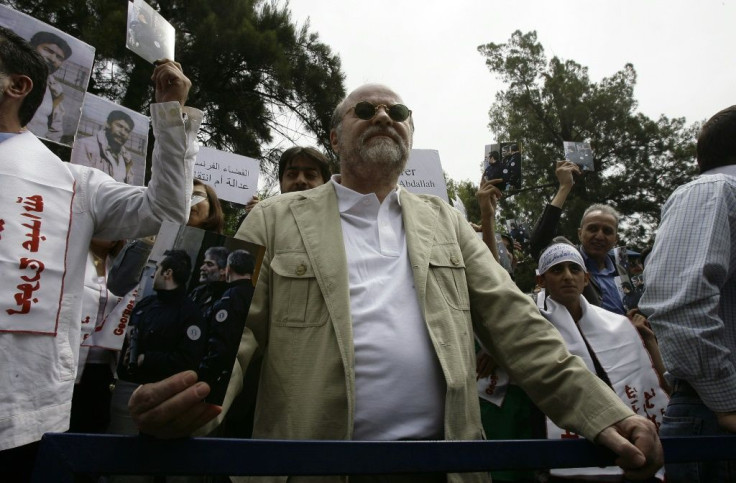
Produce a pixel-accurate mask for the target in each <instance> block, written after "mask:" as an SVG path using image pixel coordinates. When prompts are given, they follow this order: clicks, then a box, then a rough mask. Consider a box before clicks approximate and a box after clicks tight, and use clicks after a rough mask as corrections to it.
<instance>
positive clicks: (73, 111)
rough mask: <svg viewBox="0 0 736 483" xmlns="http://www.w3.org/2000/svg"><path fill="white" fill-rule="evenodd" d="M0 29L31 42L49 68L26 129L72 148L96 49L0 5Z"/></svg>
mask: <svg viewBox="0 0 736 483" xmlns="http://www.w3.org/2000/svg"><path fill="white" fill-rule="evenodd" d="M0 25H2V26H3V27H5V28H7V29H10V30H12V31H13V32H15V33H16V34H18V35H19V36H21V37H23V38H24V39H26V40H28V41H29V42H30V43H31V45H32V46H33V47H34V48H35V49H36V51H37V52H38V53H39V54H41V57H43V59H44V61H45V62H46V65H47V66H48V68H49V77H48V79H47V85H46V93H45V94H44V98H43V101H42V102H41V105H40V106H39V108H38V110H37V111H36V114H35V115H34V116H33V119H31V122H29V123H28V124H27V125H26V129H28V130H29V131H31V132H32V133H33V134H35V135H36V136H38V137H40V138H43V139H46V140H48V141H53V142H55V143H59V144H63V145H66V146H71V144H72V142H73V141H74V133H76V132H77V125H78V124H79V118H80V116H81V115H82V103H83V102H84V94H85V92H87V85H88V84H89V78H90V74H91V73H92V64H93V63H94V59H95V49H94V47H92V46H90V45H87V44H85V43H84V42H82V41H81V40H78V39H76V38H74V37H72V36H71V35H68V34H66V33H64V32H62V31H61V30H59V29H57V28H54V27H52V26H50V25H48V24H46V23H44V22H41V21H40V20H37V19H35V18H33V17H31V16H29V15H26V14H24V13H21V12H18V11H16V10H13V9H12V8H10V7H6V6H4V5H0Z"/></svg>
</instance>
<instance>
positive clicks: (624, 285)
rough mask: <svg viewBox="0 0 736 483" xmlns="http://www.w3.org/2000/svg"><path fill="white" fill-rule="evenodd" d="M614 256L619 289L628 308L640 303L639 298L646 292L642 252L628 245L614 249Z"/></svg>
mask: <svg viewBox="0 0 736 483" xmlns="http://www.w3.org/2000/svg"><path fill="white" fill-rule="evenodd" d="M613 256H614V260H615V262H616V272H618V277H617V281H618V290H619V293H620V295H621V300H622V301H623V303H624V307H625V308H626V310H631V309H634V308H636V307H638V305H639V299H640V298H641V296H642V295H643V294H644V276H643V275H644V274H643V273H642V272H643V270H644V269H643V267H642V265H641V254H640V253H638V252H635V251H633V250H629V249H627V248H626V247H616V248H614V249H613Z"/></svg>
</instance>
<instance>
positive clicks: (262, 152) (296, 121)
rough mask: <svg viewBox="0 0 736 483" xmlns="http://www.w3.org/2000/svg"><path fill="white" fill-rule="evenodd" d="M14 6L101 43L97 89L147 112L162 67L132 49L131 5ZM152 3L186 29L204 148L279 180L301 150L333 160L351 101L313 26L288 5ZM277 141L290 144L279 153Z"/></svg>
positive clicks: (183, 49)
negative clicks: (279, 166) (341, 114)
mask: <svg viewBox="0 0 736 483" xmlns="http://www.w3.org/2000/svg"><path fill="white" fill-rule="evenodd" d="M4 3H6V4H8V5H10V6H11V7H13V8H15V9H17V10H20V11H22V12H25V13H28V14H29V15H32V16H33V17H35V18H37V19H39V20H42V21H44V22H47V23H49V24H50V25H53V26H55V27H56V28H58V29H60V30H62V31H64V32H66V33H68V34H70V35H72V36H74V37H77V38H79V39H81V40H83V41H84V42H86V43H88V44H90V45H92V46H94V47H95V48H96V54H95V67H94V70H93V74H92V80H91V81H90V87H89V91H90V92H92V93H93V94H97V95H100V96H103V97H106V98H108V99H111V100H113V101H115V102H118V103H119V104H121V105H123V106H126V107H129V108H131V109H134V110H137V111H140V112H146V111H147V106H148V104H149V103H150V101H151V98H152V96H153V89H152V87H151V82H150V76H151V71H152V66H151V65H150V64H148V63H146V62H145V61H143V60H142V59H140V58H138V56H136V55H135V54H133V53H132V52H130V51H128V50H127V49H126V48H125V38H126V19H127V9H128V2H125V1H122V0H7V1H5V2H4ZM148 3H149V4H151V5H152V6H153V7H154V8H156V9H157V10H158V11H159V12H160V13H161V14H162V15H163V17H164V18H166V19H167V20H168V21H169V22H170V23H171V24H172V25H173V26H174V27H175V28H176V32H177V37H176V54H175V55H176V60H177V61H179V62H181V63H182V65H183V67H184V72H185V73H186V75H187V76H188V77H189V78H190V79H191V81H192V90H191V92H190V94H189V101H188V103H189V104H190V105H192V106H194V107H197V108H199V109H201V110H202V111H204V122H203V124H202V129H201V130H200V134H199V135H200V140H201V141H202V143H203V144H204V145H207V146H211V147H214V148H217V149H221V150H226V151H231V152H234V153H238V154H242V155H245V156H250V157H253V158H256V159H260V160H262V172H265V173H266V174H270V175H271V177H273V172H274V168H273V164H274V163H275V162H276V161H277V160H278V155H279V153H280V151H281V150H282V149H285V148H288V147H290V146H291V145H292V144H294V143H302V144H310V145H314V144H317V145H318V146H321V147H322V149H323V150H324V151H325V152H326V153H331V150H330V148H329V137H328V133H329V123H330V117H331V115H332V111H333V109H334V107H335V106H336V105H337V103H338V102H339V101H340V100H341V99H342V98H343V97H344V95H345V89H344V86H343V81H344V75H343V73H342V72H341V69H340V59H339V57H338V56H337V55H335V54H333V53H332V51H331V50H330V48H329V47H328V46H327V45H325V44H323V43H322V42H320V39H319V36H318V34H316V33H314V32H311V31H310V30H309V25H308V24H304V25H302V26H301V27H299V26H297V25H296V24H295V23H294V22H293V21H292V19H291V17H290V12H289V9H288V4H286V3H281V2H278V1H273V2H271V1H267V0H218V1H206V0H171V1H165V2H164V1H161V2H156V1H149V2H148ZM305 134H306V135H307V137H308V138H309V139H307V140H304V139H303V137H304V135H305ZM277 140H280V141H281V145H279V144H278V143H277V144H276V145H275V146H274V142H275V141H277ZM271 181H272V183H273V179H272V180H271ZM244 202H245V201H244Z"/></svg>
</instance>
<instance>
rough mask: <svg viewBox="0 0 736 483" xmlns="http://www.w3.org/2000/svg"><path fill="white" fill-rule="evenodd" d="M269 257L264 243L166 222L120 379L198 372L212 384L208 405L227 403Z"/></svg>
mask: <svg viewBox="0 0 736 483" xmlns="http://www.w3.org/2000/svg"><path fill="white" fill-rule="evenodd" d="M264 254H265V249H264V248H263V247H261V246H259V245H255V244H252V243H248V242H245V241H243V240H238V239H235V238H230V237H226V236H224V235H220V234H218V233H214V232H210V231H205V230H202V229H200V228H194V227H190V226H183V225H178V224H176V223H171V222H164V223H163V224H162V225H161V229H160V231H159V233H158V235H157V237H156V242H155V244H154V245H153V248H152V250H151V253H150V255H149V257H148V261H147V264H146V267H145V268H144V270H143V274H142V276H141V283H140V285H139V293H140V294H141V295H142V297H141V298H140V299H139V300H138V301H137V302H136V304H135V306H134V307H133V308H132V310H131V315H130V325H129V327H128V330H127V332H126V338H125V343H124V344H123V348H122V351H121V354H122V356H121V361H120V364H119V365H118V375H119V376H120V378H121V379H123V380H126V381H129V382H135V383H146V382H154V381H156V380H160V379H163V378H165V377H168V376H170V375H173V374H169V373H168V372H167V371H169V370H175V371H176V372H179V371H181V370H186V369H192V370H196V371H197V372H198V374H199V379H200V380H202V381H205V382H207V383H208V384H209V385H210V389H211V391H210V394H209V396H207V399H206V401H207V402H210V403H212V404H221V403H222V399H223V398H224V395H225V392H226V390H227V385H228V382H229V380H230V373H231V372H232V369H233V364H234V361H235V356H236V354H237V350H238V345H239V344H240V336H241V334H242V332H243V328H244V326H245V319H246V317H247V315H248V310H249V309H250V302H251V299H252V297H253V292H254V290H255V286H256V283H257V280H258V275H259V272H260V266H261V262H262V260H263V256H264ZM182 271H183V272H184V273H183V274H182ZM141 295H139V296H141ZM174 297H179V298H177V299H176V301H175V303H171V299H172V298H174ZM149 311H155V317H153V316H150V317H149V316H148V314H149V313H153V312H149ZM172 361H176V364H174V363H173V362H172Z"/></svg>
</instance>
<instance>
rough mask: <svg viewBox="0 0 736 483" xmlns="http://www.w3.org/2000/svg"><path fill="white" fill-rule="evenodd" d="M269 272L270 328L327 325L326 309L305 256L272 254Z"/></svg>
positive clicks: (289, 253)
mask: <svg viewBox="0 0 736 483" xmlns="http://www.w3.org/2000/svg"><path fill="white" fill-rule="evenodd" d="M271 271H272V272H273V281H272V283H273V286H272V287H271V294H272V297H273V298H272V303H271V322H272V323H273V324H274V325H277V326H284V327H316V326H320V325H324V324H325V323H326V322H327V319H328V318H329V314H328V312H327V306H326V304H325V301H324V298H323V297H322V291H321V290H320V288H319V284H318V283H317V278H316V276H315V274H314V269H313V268H312V264H311V262H310V261H309V257H307V254H306V253H305V252H288V253H277V254H275V255H274V257H273V260H271Z"/></svg>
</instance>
